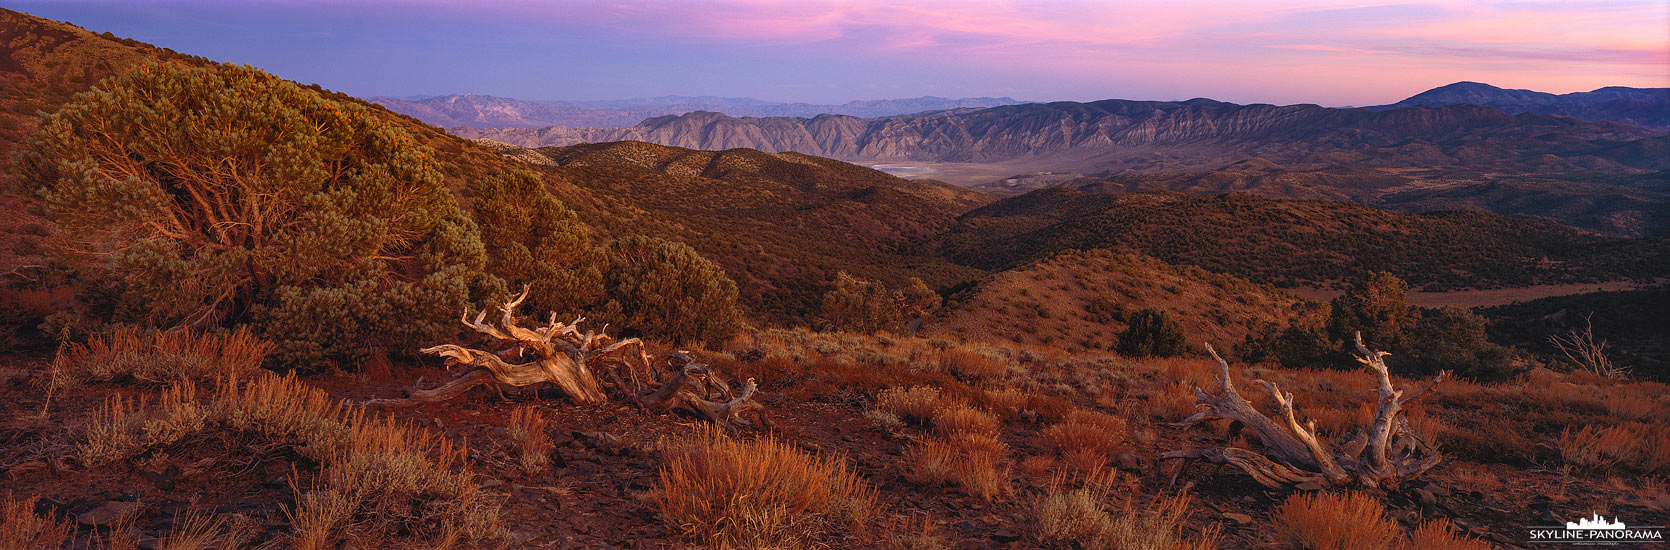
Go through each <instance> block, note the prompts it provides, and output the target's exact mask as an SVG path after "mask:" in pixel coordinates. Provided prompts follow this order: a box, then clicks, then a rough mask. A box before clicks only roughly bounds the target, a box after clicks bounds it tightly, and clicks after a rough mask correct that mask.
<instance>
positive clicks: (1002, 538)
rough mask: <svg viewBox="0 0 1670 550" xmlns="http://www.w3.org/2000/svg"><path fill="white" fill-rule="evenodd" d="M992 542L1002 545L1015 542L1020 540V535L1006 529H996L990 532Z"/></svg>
mask: <svg viewBox="0 0 1670 550" xmlns="http://www.w3.org/2000/svg"><path fill="white" fill-rule="evenodd" d="M992 540H995V541H998V542H1002V543H1010V542H1015V541H1017V540H1021V534H1020V533H1016V532H1014V531H1010V530H1008V529H998V530H996V531H993V532H992Z"/></svg>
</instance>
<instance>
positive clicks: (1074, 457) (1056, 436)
mask: <svg viewBox="0 0 1670 550" xmlns="http://www.w3.org/2000/svg"><path fill="white" fill-rule="evenodd" d="M1039 436H1040V437H1041V438H1042V439H1043V441H1044V446H1045V447H1047V448H1050V449H1054V450H1056V451H1057V452H1059V453H1061V456H1062V457H1064V458H1066V459H1067V462H1068V463H1070V464H1073V465H1074V466H1076V467H1078V468H1079V469H1080V470H1083V471H1093V470H1094V469H1096V468H1097V467H1099V466H1100V465H1102V464H1105V463H1106V462H1107V461H1108V460H1109V459H1112V458H1113V457H1114V455H1117V454H1119V452H1120V451H1123V450H1125V448H1126V445H1127V444H1126V440H1127V438H1128V437H1129V436H1130V433H1129V430H1128V429H1127V428H1126V425H1125V420H1124V419H1122V418H1119V417H1115V416H1109V415H1106V414H1102V413H1099V412H1093V411H1086V410H1075V411H1073V412H1071V413H1068V414H1067V418H1066V419H1064V420H1062V421H1061V423H1059V424H1056V425H1054V426H1050V427H1049V428H1047V429H1045V430H1044V431H1043V432H1041V433H1040V434H1039Z"/></svg>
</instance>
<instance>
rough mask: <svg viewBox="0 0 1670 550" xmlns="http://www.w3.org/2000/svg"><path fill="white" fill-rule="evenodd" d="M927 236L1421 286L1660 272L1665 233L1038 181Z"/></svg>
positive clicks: (1007, 253) (989, 260)
mask: <svg viewBox="0 0 1670 550" xmlns="http://www.w3.org/2000/svg"><path fill="white" fill-rule="evenodd" d="M936 242H937V246H938V248H937V251H938V252H940V253H942V254H944V255H945V256H946V257H948V258H950V259H952V260H953V261H956V262H958V263H962V264H964V265H969V266H972V267H978V268H982V269H988V270H1001V269H1008V268H1012V267H1015V266H1018V265H1022V264H1024V263H1026V262H1029V261H1032V260H1035V259H1038V258H1041V257H1044V256H1046V255H1048V254H1050V253H1052V252H1055V251H1061V250H1068V249H1092V248H1106V249H1112V250H1118V251H1129V252H1134V253H1139V254H1146V255H1150V256H1154V257H1157V258H1159V259H1161V260H1164V261H1166V262H1170V263H1174V264H1187V265H1195V266H1199V267H1202V268H1205V269H1206V270H1208V271H1213V272H1218V273H1226V274H1231V275H1236V276H1239V277H1244V278H1246V279H1249V280H1252V281H1255V282H1261V283H1271V284H1275V285H1277V286H1282V287H1295V286H1321V285H1330V284H1333V283H1337V282H1339V281H1342V280H1347V279H1351V278H1355V277H1358V276H1361V275H1362V274H1363V273H1366V272H1368V271H1371V270H1380V271H1389V272H1391V273H1392V274H1394V275H1397V276H1398V277H1401V278H1403V279H1405V280H1407V281H1409V282H1410V284H1411V285H1414V286H1416V287H1425V288H1426V289H1427V290H1444V289H1462V288H1492V287H1511V286H1525V285H1532V284H1543V283H1560V282H1583V281H1597V280H1613V279H1620V278H1651V277H1659V276H1663V274H1664V273H1670V241H1667V240H1665V239H1660V238H1648V239H1624V238H1612V237H1601V236H1597V235H1593V234H1590V233H1585V232H1581V231H1577V230H1574V229H1570V228H1566V227H1563V226H1559V225H1555V224H1550V223H1545V222H1534V221H1521V220H1515V219H1511V218H1506V217H1502V216H1498V215H1494V214H1488V213H1484V212H1478V211H1470V210H1459V211H1445V212H1431V213H1423V214H1407V213H1400V212H1391V211H1386V210H1378V209H1374V208H1369V207H1365V206H1359V205H1353V204H1347V203H1340V202H1333V201H1309V200H1283V199H1272V198H1268V197H1262V196H1257V195H1252V194H1247V193H1232V194H1226V195H1216V196H1200V195H1190V194H1183V193H1169V192H1167V193H1128V194H1092V193H1085V192H1083V191H1079V190H1076V189H1068V188H1059V187H1057V188H1048V189H1042V190H1038V191H1033V192H1030V193H1027V194H1024V195H1020V196H1016V197H1011V198H1008V199H1003V200H1000V201H998V202H995V203H992V204H988V205H986V206H983V207H980V208H978V209H975V210H973V211H971V212H969V213H968V214H965V215H963V216H962V218H961V219H960V221H959V223H958V225H957V227H956V228H954V229H953V230H951V231H950V232H948V233H947V234H945V235H944V236H943V237H941V238H940V239H939V240H938V241H936Z"/></svg>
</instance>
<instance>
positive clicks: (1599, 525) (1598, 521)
mask: <svg viewBox="0 0 1670 550" xmlns="http://www.w3.org/2000/svg"><path fill="white" fill-rule="evenodd" d="M1623 528H1624V522H1622V521H1618V517H1617V516H1612V522H1611V523H1607V522H1606V518H1604V517H1601V515H1600V513H1598V512H1596V513H1595V515H1594V516H1593V517H1588V518H1583V519H1580V520H1577V521H1575V522H1571V521H1568V522H1566V530H1568V531H1570V530H1576V529H1623Z"/></svg>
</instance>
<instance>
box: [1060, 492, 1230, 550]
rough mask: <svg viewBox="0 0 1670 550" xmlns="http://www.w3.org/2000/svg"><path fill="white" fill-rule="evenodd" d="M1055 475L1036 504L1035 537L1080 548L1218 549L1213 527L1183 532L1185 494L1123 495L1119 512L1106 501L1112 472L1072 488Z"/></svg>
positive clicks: (1185, 508) (1132, 549)
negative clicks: (1195, 532)
mask: <svg viewBox="0 0 1670 550" xmlns="http://www.w3.org/2000/svg"><path fill="white" fill-rule="evenodd" d="M1065 480H1066V478H1064V477H1060V476H1057V477H1056V478H1054V479H1053V480H1052V481H1051V482H1050V485H1049V487H1048V488H1047V489H1046V491H1045V494H1044V498H1043V500H1040V501H1039V502H1038V504H1037V507H1036V509H1035V513H1036V514H1037V520H1038V523H1037V526H1038V531H1037V537H1038V540H1039V542H1041V543H1043V544H1045V545H1048V546H1052V547H1057V548H1082V549H1084V550H1195V549H1199V550H1206V549H1211V548H1216V547H1217V544H1218V531H1217V529H1216V528H1215V527H1214V528H1210V529H1208V530H1207V531H1206V532H1204V533H1202V534H1201V535H1200V536H1199V537H1196V538H1194V539H1193V540H1191V539H1189V538H1186V537H1184V536H1183V535H1182V533H1181V528H1182V526H1183V523H1184V521H1185V520H1186V519H1187V518H1188V508H1189V497H1188V495H1184V494H1178V495H1170V496H1161V497H1156V498H1154V499H1152V500H1151V501H1149V502H1146V503H1143V505H1142V506H1137V505H1136V504H1135V503H1136V502H1137V499H1135V498H1130V499H1126V500H1125V504H1124V505H1123V506H1121V507H1120V508H1118V511H1117V512H1114V511H1112V510H1113V509H1112V508H1111V507H1109V506H1107V504H1106V503H1107V502H1108V501H1109V500H1111V499H1110V496H1111V495H1112V494H1113V491H1112V490H1111V489H1112V481H1113V477H1111V476H1102V475H1098V474H1091V475H1090V476H1089V477H1088V478H1087V479H1086V480H1085V482H1084V483H1083V484H1082V485H1081V486H1080V487H1078V488H1076V489H1069V488H1068V487H1067V483H1066V481H1065Z"/></svg>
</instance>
